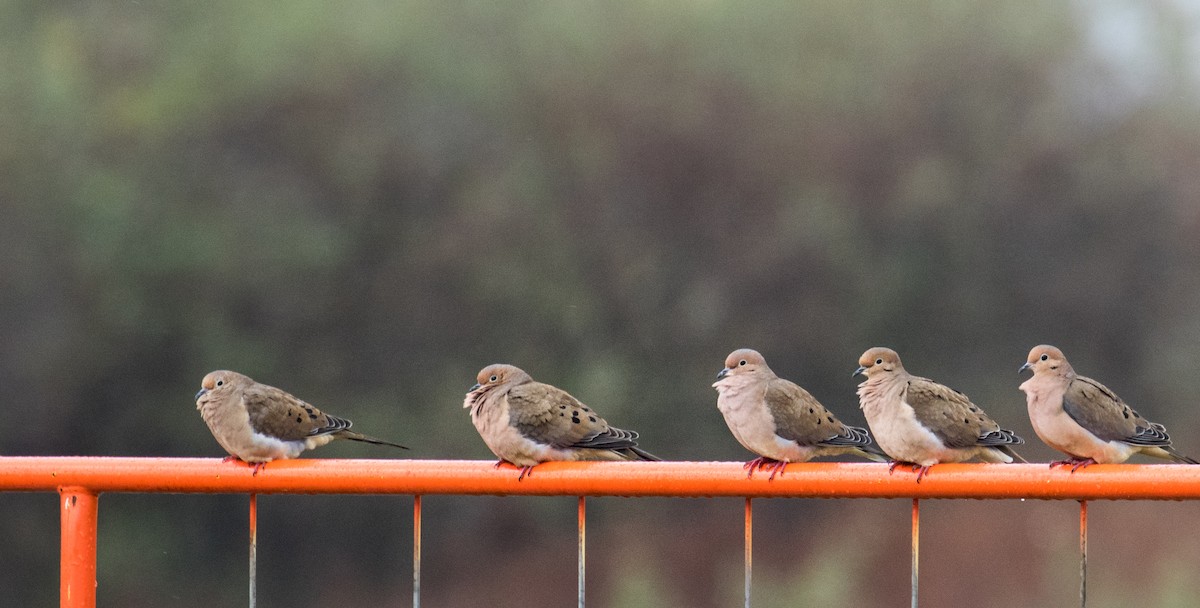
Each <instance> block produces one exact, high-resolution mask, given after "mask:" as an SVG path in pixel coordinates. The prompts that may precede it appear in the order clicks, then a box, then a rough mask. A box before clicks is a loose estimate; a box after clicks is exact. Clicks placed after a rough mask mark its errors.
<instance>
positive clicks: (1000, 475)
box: [0, 457, 1200, 608]
mask: <svg viewBox="0 0 1200 608" xmlns="http://www.w3.org/2000/svg"><path fill="white" fill-rule="evenodd" d="M0 491H4V492H58V493H59V495H60V502H59V507H60V510H61V518H62V519H61V531H62V533H61V558H60V586H59V594H60V605H61V606H63V607H64V608H67V607H70V608H92V607H94V606H95V605H96V585H97V584H98V581H97V580H96V546H97V542H98V539H97V533H96V523H97V514H98V512H99V497H100V495H101V494H103V493H106V492H139V493H217V494H235V493H236V494H247V495H249V497H250V513H249V515H250V517H249V555H250V560H249V569H250V597H249V602H250V605H251V606H253V605H254V603H255V585H256V575H255V562H256V556H255V550H256V529H257V519H258V514H257V499H256V497H257V495H258V494H401V495H412V496H413V606H414V607H419V606H420V601H421V497H422V496H424V495H449V494H458V495H535V496H576V497H578V498H579V501H578V509H579V515H578V521H579V562H578V566H579V567H578V570H579V582H578V585H579V593H578V597H579V606H581V607H582V606H584V602H585V597H586V586H585V582H586V542H585V541H586V530H587V526H586V524H587V517H586V515H587V512H586V506H587V505H586V499H587V497H592V496H626V497H677V498H705V497H710V498H711V497H743V498H745V500H746V503H745V602H746V605H747V606H749V605H750V582H751V577H752V573H753V567H752V565H753V561H752V538H753V534H752V533H753V499H755V498H772V497H773V498H784V497H791V498H847V499H850V498H911V499H912V500H913V508H912V539H913V542H912V603H913V605H914V606H916V604H917V598H918V594H917V582H918V555H919V553H918V540H919V538H920V536H919V523H920V500H922V499H929V498H941V499H1020V498H1030V499H1045V500H1075V501H1079V503H1080V603H1081V604H1085V603H1086V581H1087V570H1086V568H1087V501H1089V500H1097V499H1115V500H1196V499H1200V466H1189V465H1157V464H1155V465H1128V464H1123V465H1093V466H1090V467H1087V468H1086V469H1082V470H1080V471H1078V472H1075V473H1071V472H1070V469H1069V468H1066V467H1054V468H1050V467H1047V465H1046V464H1009V465H991V464H944V465H937V466H936V467H935V468H934V469H933V470H932V472H931V474H930V475H927V476H926V477H925V478H924V479H923V480H922V481H921V483H919V484H918V483H916V476H915V475H914V474H911V473H910V472H908V470H907V469H905V468H903V467H900V468H897V469H896V471H895V472H894V473H892V474H889V472H888V468H887V465H883V464H875V463H861V464H860V463H802V464H792V465H789V466H788V467H787V469H786V472H785V473H784V474H783V475H782V476H777V477H776V478H775V479H774V480H768V479H766V476H765V475H760V476H756V477H755V478H754V479H747V478H746V471H745V470H744V469H743V467H742V463H740V462H603V463H599V462H596V463H584V462H576V463H546V464H543V465H539V466H538V467H537V468H536V469H535V470H534V474H533V475H531V476H527V477H526V478H525V479H524V480H523V481H518V480H517V474H516V471H515V470H514V469H513V468H511V467H500V468H497V467H495V466H494V463H493V462H491V461H461V460H337V459H301V460H287V461H278V462H272V463H270V464H269V465H267V466H266V467H265V468H264V469H263V470H261V471H260V472H258V473H257V474H255V472H254V471H253V470H252V469H251V467H249V466H246V465H245V464H242V463H230V462H222V461H220V460H217V459H211V458H205V459H200V458H121V457H0ZM101 583H102V582H101Z"/></svg>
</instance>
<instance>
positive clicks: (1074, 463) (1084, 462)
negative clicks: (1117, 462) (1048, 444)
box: [1050, 456, 1096, 473]
mask: <svg viewBox="0 0 1200 608" xmlns="http://www.w3.org/2000/svg"><path fill="white" fill-rule="evenodd" d="M1089 464H1096V461H1095V460H1093V459H1091V458H1078V457H1076V456H1072V457H1070V458H1066V459H1063V460H1055V461H1054V462H1051V463H1050V468H1052V469H1053V468H1054V467H1057V466H1069V467H1071V472H1072V473H1074V472H1075V471H1078V470H1079V469H1082V468H1084V467H1086V466H1088V465H1089Z"/></svg>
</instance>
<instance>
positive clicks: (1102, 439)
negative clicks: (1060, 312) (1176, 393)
mask: <svg viewBox="0 0 1200 608" xmlns="http://www.w3.org/2000/svg"><path fill="white" fill-rule="evenodd" d="M1027 369H1032V370H1033V377H1032V378H1030V379H1028V380H1026V381H1025V382H1023V383H1022V384H1021V390H1022V391H1025V401H1026V404H1027V405H1028V406H1029V421H1030V422H1031V423H1033V432H1035V433H1037V436H1038V437H1040V438H1041V439H1042V441H1044V442H1046V445H1048V446H1050V447H1052V448H1054V449H1056V450H1058V451H1060V452H1065V453H1066V454H1067V456H1068V458H1067V459H1066V460H1058V461H1055V462H1052V463H1050V466H1052V467H1053V466H1054V465H1057V464H1069V465H1071V472H1075V470H1076V469H1078V468H1080V467H1086V466H1087V465H1089V464H1096V463H1106V464H1107V463H1119V462H1125V461H1126V460H1128V459H1129V457H1130V456H1133V455H1134V454H1137V453H1142V454H1145V455H1147V456H1154V457H1156V458H1166V459H1170V460H1174V461H1175V462H1182V463H1187V464H1200V463H1198V462H1197V461H1196V460H1194V459H1192V458H1188V457H1187V456H1184V455H1183V454H1180V453H1179V452H1176V451H1175V448H1173V447H1171V438H1170V437H1168V436H1167V430H1166V429H1165V428H1163V425H1161V424H1158V423H1155V422H1150V421H1149V420H1146V419H1145V418H1143V417H1142V416H1141V414H1138V413H1137V411H1136V410H1134V409H1133V408H1130V407H1129V406H1128V405H1126V404H1125V402H1124V401H1122V400H1121V398H1120V397H1118V396H1117V394H1116V393H1114V392H1112V391H1110V390H1108V387H1106V386H1104V385H1103V384H1100V383H1099V382H1096V381H1095V380H1092V379H1091V378H1086V377H1084V376H1080V375H1078V374H1076V373H1075V370H1074V369H1073V368H1072V367H1071V364H1070V363H1068V362H1067V358H1066V357H1065V356H1064V355H1063V353H1062V351H1061V350H1059V349H1057V348H1055V347H1053V346H1050V345H1048V344H1043V345H1041V346H1035V347H1033V350H1031V351H1029V357H1028V358H1026V360H1025V365H1022V366H1021V368H1020V369H1019V370H1017V371H1021V372H1023V371H1025V370H1027Z"/></svg>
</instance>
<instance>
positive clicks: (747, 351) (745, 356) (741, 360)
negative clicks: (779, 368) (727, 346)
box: [717, 348, 773, 380]
mask: <svg viewBox="0 0 1200 608" xmlns="http://www.w3.org/2000/svg"><path fill="white" fill-rule="evenodd" d="M760 371H765V372H768V373H771V368H770V367H767V360H766V359H764V358H763V356H762V355H761V354H759V352H758V351H756V350H754V349H752V348H740V349H738V350H735V351H733V352H731V353H729V356H728V357H725V369H723V370H721V371H720V372H719V373H717V379H718V380H720V379H721V378H724V377H726V376H736V375H745V374H754V373H756V372H760ZM772 375H773V373H772Z"/></svg>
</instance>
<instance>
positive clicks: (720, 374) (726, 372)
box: [717, 367, 729, 380]
mask: <svg viewBox="0 0 1200 608" xmlns="http://www.w3.org/2000/svg"><path fill="white" fill-rule="evenodd" d="M728 375H729V368H728V367H727V368H725V369H723V370H721V371H719V372H717V380H720V379H721V378H724V377H725V376H728Z"/></svg>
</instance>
